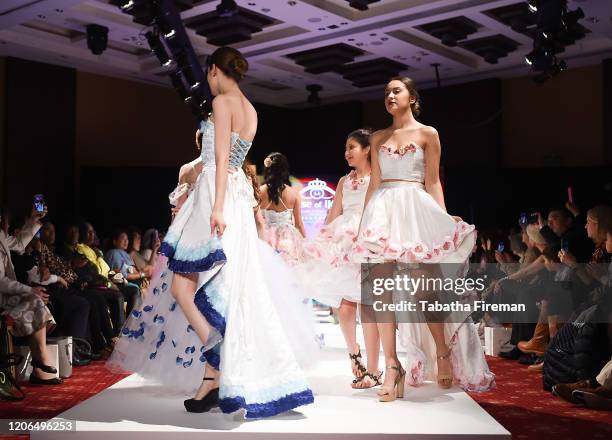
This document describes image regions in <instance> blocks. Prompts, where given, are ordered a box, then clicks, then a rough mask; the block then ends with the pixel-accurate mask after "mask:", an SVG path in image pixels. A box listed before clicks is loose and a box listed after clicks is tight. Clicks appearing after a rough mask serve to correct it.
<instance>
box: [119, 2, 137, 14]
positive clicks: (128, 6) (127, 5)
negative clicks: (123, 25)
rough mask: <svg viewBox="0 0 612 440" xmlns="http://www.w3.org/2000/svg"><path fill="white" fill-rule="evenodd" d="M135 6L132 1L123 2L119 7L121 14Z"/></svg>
mask: <svg viewBox="0 0 612 440" xmlns="http://www.w3.org/2000/svg"><path fill="white" fill-rule="evenodd" d="M134 6H136V2H135V1H134V0H123V3H122V4H121V5H120V6H119V7H120V8H121V10H122V11H123V12H130V11H131V10H132V9H134Z"/></svg>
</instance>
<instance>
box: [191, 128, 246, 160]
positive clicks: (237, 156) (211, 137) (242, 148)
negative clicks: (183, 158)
mask: <svg viewBox="0 0 612 440" xmlns="http://www.w3.org/2000/svg"><path fill="white" fill-rule="evenodd" d="M200 131H201V132H202V153H201V157H202V163H203V164H204V167H205V168H209V167H213V168H214V167H215V125H214V124H213V122H212V121H211V120H210V118H209V119H207V120H206V121H204V122H202V124H201V125H200ZM252 144H253V143H252V142H250V141H246V140H244V139H241V138H240V135H239V134H238V133H236V132H232V134H231V139H230V152H229V166H230V167H235V168H240V167H242V163H243V162H244V158H245V157H246V155H247V153H248V152H249V149H250V148H251V145H252Z"/></svg>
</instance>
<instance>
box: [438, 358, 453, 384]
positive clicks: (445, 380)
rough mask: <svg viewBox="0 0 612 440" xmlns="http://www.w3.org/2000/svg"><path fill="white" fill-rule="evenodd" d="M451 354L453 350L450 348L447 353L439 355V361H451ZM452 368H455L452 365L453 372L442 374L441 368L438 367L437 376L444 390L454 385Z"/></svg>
mask: <svg viewBox="0 0 612 440" xmlns="http://www.w3.org/2000/svg"><path fill="white" fill-rule="evenodd" d="M450 354H451V352H450V350H448V351H447V352H446V354H443V355H441V356H438V357H437V359H438V362H439V361H440V360H448V361H449V363H450V360H449V359H450ZM452 368H453V366H452V365H451V374H440V369H439V368H438V378H437V381H438V386H439V387H440V388H442V389H443V390H447V389H449V388H450V387H452V386H453V375H452Z"/></svg>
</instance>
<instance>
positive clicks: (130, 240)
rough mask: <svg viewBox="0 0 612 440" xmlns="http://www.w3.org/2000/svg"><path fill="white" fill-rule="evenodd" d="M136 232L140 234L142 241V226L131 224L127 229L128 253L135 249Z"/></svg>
mask: <svg viewBox="0 0 612 440" xmlns="http://www.w3.org/2000/svg"><path fill="white" fill-rule="evenodd" d="M136 234H138V235H140V243H142V232H140V228H137V227H136V226H130V227H129V228H128V230H127V236H128V248H127V251H128V253H130V252H132V251H133V250H134V237H135V236H136Z"/></svg>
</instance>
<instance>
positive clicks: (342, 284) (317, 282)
mask: <svg viewBox="0 0 612 440" xmlns="http://www.w3.org/2000/svg"><path fill="white" fill-rule="evenodd" d="M369 183H370V176H369V175H368V176H365V177H362V178H358V177H357V176H356V175H355V173H354V172H351V173H349V174H348V175H346V176H345V178H344V183H343V187H342V214H340V215H339V216H338V217H336V218H335V219H334V220H332V221H331V222H330V223H329V224H327V225H324V226H323V227H322V228H321V229H320V230H319V233H318V234H317V236H316V237H315V238H314V239H313V240H310V241H307V242H306V243H305V245H304V254H305V256H304V262H303V264H300V265H298V266H297V267H296V271H297V273H298V276H299V277H300V279H303V280H304V285H305V286H307V287H308V290H309V292H310V296H311V297H312V298H314V299H316V300H317V301H319V302H321V303H324V304H327V305H329V306H332V307H339V306H340V303H341V302H342V300H343V299H346V300H348V301H352V302H357V303H359V302H361V277H360V266H359V264H358V263H355V262H354V261H352V259H351V251H352V247H353V240H354V239H355V238H356V237H357V232H358V231H359V221H360V220H361V213H362V212H363V204H364V202H365V196H366V191H367V189H368V184H369Z"/></svg>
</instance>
